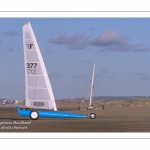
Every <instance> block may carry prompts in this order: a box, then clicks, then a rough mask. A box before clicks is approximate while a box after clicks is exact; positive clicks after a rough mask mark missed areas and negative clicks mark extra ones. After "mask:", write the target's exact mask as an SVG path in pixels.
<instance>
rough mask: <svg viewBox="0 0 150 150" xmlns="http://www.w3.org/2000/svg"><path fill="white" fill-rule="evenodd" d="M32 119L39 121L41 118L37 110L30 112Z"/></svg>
mask: <svg viewBox="0 0 150 150" xmlns="http://www.w3.org/2000/svg"><path fill="white" fill-rule="evenodd" d="M30 118H31V119H32V120H37V119H38V118H39V113H38V112H37V111H36V110H32V111H31V112H30Z"/></svg>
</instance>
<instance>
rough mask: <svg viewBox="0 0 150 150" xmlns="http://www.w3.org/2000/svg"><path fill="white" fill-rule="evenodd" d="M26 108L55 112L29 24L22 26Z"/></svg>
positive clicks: (52, 98)
mask: <svg viewBox="0 0 150 150" xmlns="http://www.w3.org/2000/svg"><path fill="white" fill-rule="evenodd" d="M22 30H23V48H24V64H25V87H26V88H25V94H26V107H29V108H41V109H50V110H54V111H57V107H56V103H55V98H54V94H53V91H52V87H51V84H50V81H49V78H48V74H47V71H46V68H45V64H44V61H43V58H42V55H41V52H40V49H39V46H38V44H37V41H36V38H35V35H34V32H33V30H32V27H31V24H30V23H29V22H28V23H26V24H25V25H24V26H23V29H22Z"/></svg>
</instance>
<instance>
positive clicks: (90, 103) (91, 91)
mask: <svg viewBox="0 0 150 150" xmlns="http://www.w3.org/2000/svg"><path fill="white" fill-rule="evenodd" d="M94 77H95V64H94V68H93V75H92V83H91V90H90V102H89V107H91V105H92V100H93V90H94Z"/></svg>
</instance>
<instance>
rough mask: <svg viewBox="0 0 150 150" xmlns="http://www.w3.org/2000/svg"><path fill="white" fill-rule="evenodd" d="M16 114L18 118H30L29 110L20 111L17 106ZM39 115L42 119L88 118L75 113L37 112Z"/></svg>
mask: <svg viewBox="0 0 150 150" xmlns="http://www.w3.org/2000/svg"><path fill="white" fill-rule="evenodd" d="M16 108H17V111H18V114H19V115H20V116H26V117H30V113H31V110H24V109H20V108H19V106H17V107H16ZM37 112H38V114H39V117H43V118H87V117H88V116H86V115H84V114H77V113H71V112H57V111H44V110H43V111H42V110H38V111H37Z"/></svg>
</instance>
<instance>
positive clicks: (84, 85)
mask: <svg viewBox="0 0 150 150" xmlns="http://www.w3.org/2000/svg"><path fill="white" fill-rule="evenodd" d="M26 22H30V23H31V25H32V28H33V31H34V34H35V36H36V39H37V42H38V44H39V48H40V50H41V53H42V56H43V59H44V62H45V65H46V69H47V72H48V75H49V79H50V82H51V85H52V89H53V92H54V96H55V98H56V99H65V98H77V97H89V95H90V85H91V78H92V71H93V66H94V64H95V65H96V70H95V87H94V96H146V95H147V96H150V32H149V31H150V18H0V79H1V80H0V98H7V99H21V100H22V99H24V98H25V88H24V87H25V77H24V56H23V43H22V26H23V25H24V24H25V23H26Z"/></svg>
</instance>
